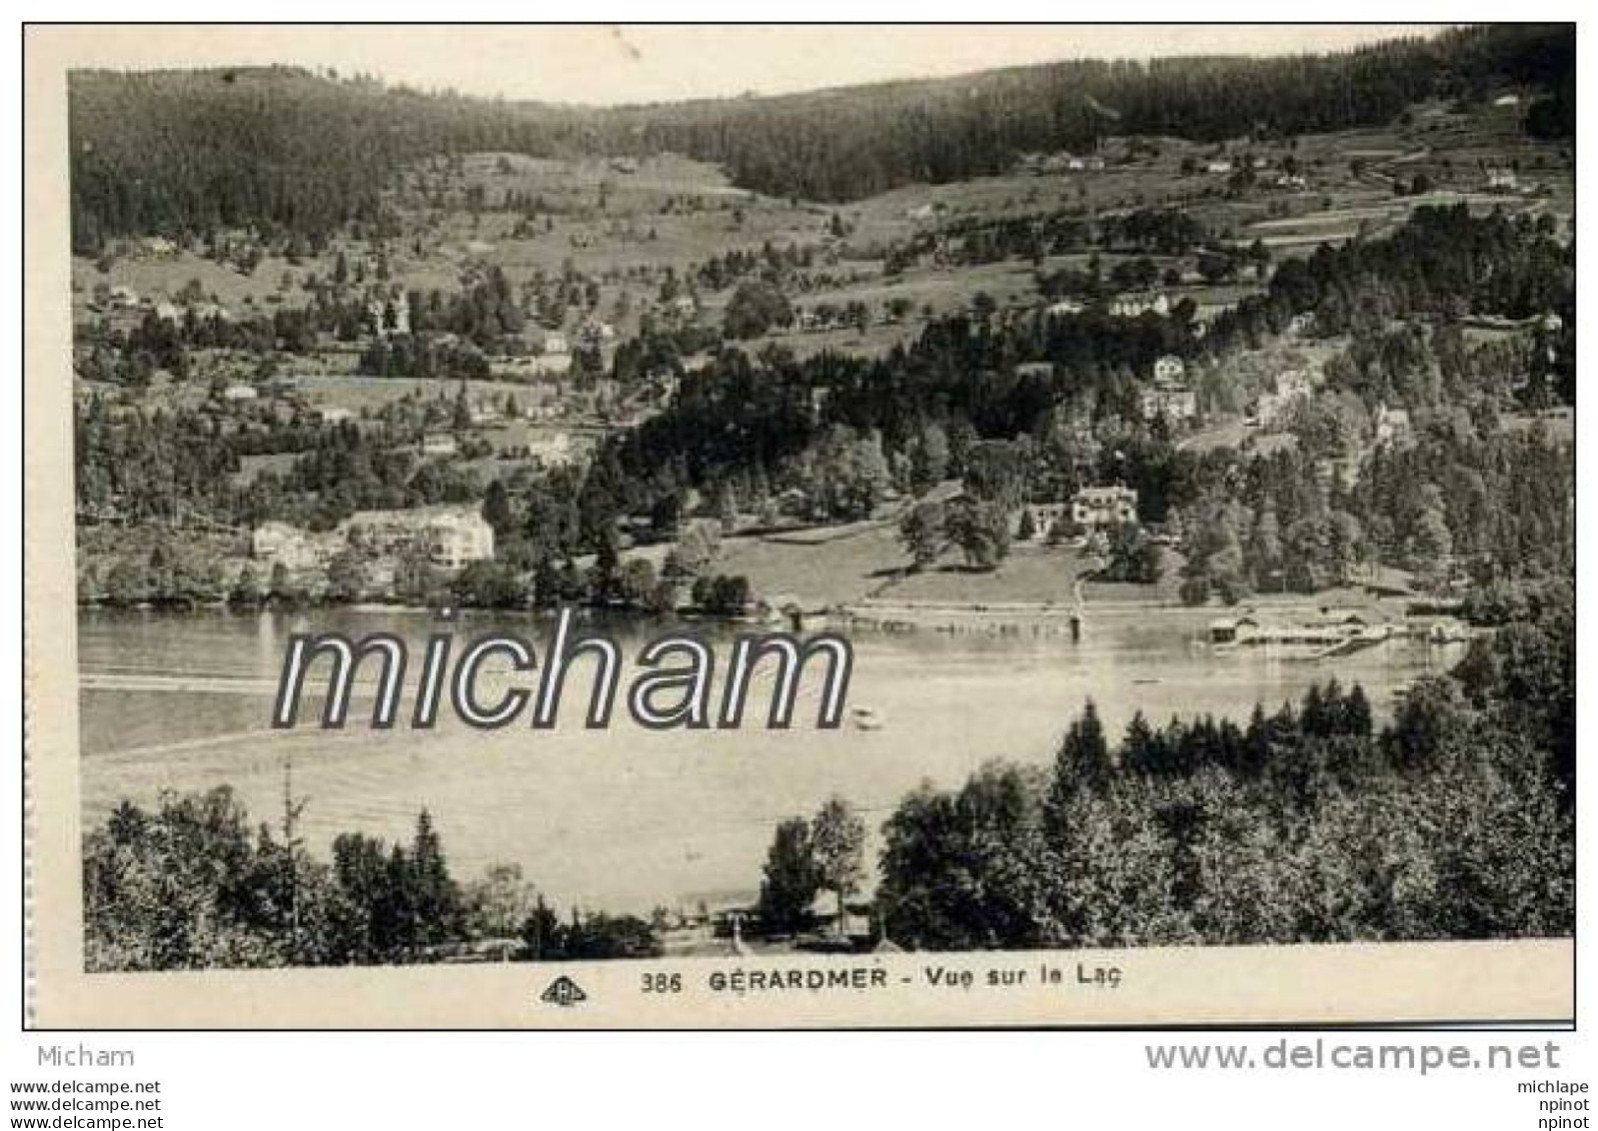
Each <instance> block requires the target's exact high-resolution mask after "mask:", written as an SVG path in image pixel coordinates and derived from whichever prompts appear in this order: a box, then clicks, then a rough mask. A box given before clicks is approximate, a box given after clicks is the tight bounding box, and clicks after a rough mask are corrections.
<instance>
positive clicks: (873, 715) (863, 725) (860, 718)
mask: <svg viewBox="0 0 1598 1131" xmlns="http://www.w3.org/2000/svg"><path fill="white" fill-rule="evenodd" d="M849 721H850V722H852V723H854V725H855V726H856V727H858V728H859V729H861V730H881V729H882V725H883V722H882V716H881V715H880V714H879V713H878V712H877V711H875V710H874V709H872V708H870V707H854V708H851V709H850V711H849Z"/></svg>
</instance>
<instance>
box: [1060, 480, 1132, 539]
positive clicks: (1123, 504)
mask: <svg viewBox="0 0 1598 1131" xmlns="http://www.w3.org/2000/svg"><path fill="white" fill-rule="evenodd" d="M1071 521H1073V522H1075V523H1076V524H1077V525H1078V526H1084V527H1087V528H1088V529H1089V530H1098V529H1102V528H1104V527H1108V526H1122V525H1125V524H1126V523H1129V522H1136V521H1137V492H1136V491H1134V490H1133V489H1132V488H1130V487H1119V486H1116V487H1084V488H1082V489H1081V490H1080V491H1078V492H1077V493H1076V494H1075V495H1073V496H1072V497H1071Z"/></svg>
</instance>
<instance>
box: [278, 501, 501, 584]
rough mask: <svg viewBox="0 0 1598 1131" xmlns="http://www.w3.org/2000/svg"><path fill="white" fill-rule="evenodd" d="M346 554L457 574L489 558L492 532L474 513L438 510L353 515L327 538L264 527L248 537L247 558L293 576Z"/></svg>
mask: <svg viewBox="0 0 1598 1131" xmlns="http://www.w3.org/2000/svg"><path fill="white" fill-rule="evenodd" d="M345 550H353V551H355V552H356V553H358V554H360V555H362V556H363V557H365V558H368V559H370V560H372V561H375V562H376V563H378V564H380V565H381V564H392V563H394V562H397V561H400V560H411V561H416V560H421V561H426V562H427V563H428V564H430V565H432V566H435V567H437V568H438V569H442V570H445V571H448V572H450V573H458V572H459V571H460V570H462V569H464V568H466V566H468V565H470V564H471V563H472V562H478V561H488V560H490V559H492V558H493V556H494V528H493V527H492V526H490V525H489V524H488V522H487V520H485V519H484V518H483V516H482V514H481V513H480V512H479V511H478V510H477V509H476V508H475V507H470V506H454V505H440V506H432V507H418V508H416V509H414V510H397V511H378V510H373V511H356V512H355V513H354V514H352V515H350V517H349V518H346V519H345V520H344V521H343V522H341V523H339V524H338V525H337V526H336V527H334V528H333V529H332V530H330V531H327V532H326V533H320V534H319V533H315V532H312V531H308V530H304V529H301V528H300V527H297V526H294V525H293V524H291V523H287V522H266V523H262V524H261V525H260V526H257V527H256V528H255V529H254V531H252V532H251V535H250V552H251V555H252V556H253V557H255V558H257V559H259V560H261V561H266V562H270V563H271V564H272V565H282V566H283V567H284V568H285V569H288V570H290V571H294V572H301V571H305V570H313V569H321V568H325V567H326V565H327V564H328V562H330V561H331V560H332V559H333V558H334V557H335V556H337V555H338V554H339V553H341V552H343V551H345Z"/></svg>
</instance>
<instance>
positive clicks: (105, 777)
mask: <svg viewBox="0 0 1598 1131" xmlns="http://www.w3.org/2000/svg"><path fill="white" fill-rule="evenodd" d="M1212 615H1213V613H1210V612H1205V611H1203V610H1193V611H1187V610H1166V609H1159V610H1152V611H1151V610H1148V609H1138V610H1125V611H1113V610H1105V611H1099V610H1091V611H1090V614H1089V620H1088V624H1087V629H1086V632H1085V634H1084V637H1083V639H1082V640H1081V641H1080V642H1079V643H1073V642H1072V641H1071V640H1070V639H1069V638H1068V637H1061V636H1040V637H1030V636H1003V637H997V636H987V635H946V634H943V633H938V632H934V631H920V632H914V633H904V634H879V633H866V632H862V633H858V634H857V635H856V636H855V638H854V645H855V666H854V678H853V682H852V685H851V687H850V692H849V703H850V705H851V706H863V707H869V708H871V709H872V710H873V711H875V712H876V713H877V714H878V715H879V716H880V718H881V720H882V722H883V725H882V727H881V729H878V730H870V731H867V730H861V729H858V728H856V727H854V726H851V725H848V724H846V725H845V726H844V727H843V728H842V729H840V730H836V731H817V730H815V729H813V722H814V698H813V697H810V698H808V699H804V698H802V700H801V712H800V714H799V716H798V717H797V718H796V722H795V726H794V729H793V730H791V731H788V732H770V731H767V730H765V729H764V728H763V726H761V725H760V722H761V720H763V718H764V708H763V706H762V704H761V701H760V700H759V699H751V701H750V708H749V710H748V712H747V713H746V727H745V729H742V730H738V731H697V732H683V731H668V732H651V731H645V730H643V729H641V728H639V727H637V726H636V725H635V724H634V723H632V721H631V720H630V719H629V718H627V716H626V712H625V709H624V708H623V707H622V706H621V704H618V709H617V714H616V717H615V720H614V724H613V726H612V728H611V729H610V730H608V731H603V732H591V731H587V730H585V729H584V728H583V727H582V723H581V716H582V711H583V706H584V702H585V700H586V695H587V685H588V679H587V677H586V675H585V674H584V673H585V669H584V668H581V667H574V668H573V669H572V673H571V676H570V678H569V680H568V687H567V697H566V699H565V701H564V703H563V708H562V714H561V719H562V722H561V725H560V726H559V727H557V728H556V729H555V730H553V731H533V730H531V729H529V728H527V727H525V726H523V725H513V726H511V727H508V728H506V729H504V730H500V731H493V732H484V731H478V730H473V729H471V728H469V727H467V726H465V725H464V724H462V723H460V722H459V721H457V720H455V719H454V718H452V717H451V716H450V713H449V712H448V711H447V710H445V711H442V712H441V718H440V723H439V726H438V728H437V729H436V730H433V731H428V732H417V731H412V730H410V729H408V728H406V727H404V726H400V727H397V728H396V729H394V730H392V731H387V732H374V731H372V730H370V729H369V728H368V727H367V726H366V725H365V723H364V714H363V711H362V706H363V704H362V703H361V701H360V700H357V701H356V704H355V707H354V709H352V712H351V724H350V726H349V727H348V728H347V729H346V730H344V731H342V732H324V731H321V730H318V729H315V728H314V726H312V725H310V724H302V726H301V728H299V729H297V730H294V731H272V730H270V729H269V721H270V711H271V706H272V695H273V692H274V690H275V683H276V679H277V675H278V670H279V667H280V665H281V663H282V658H283V651H284V648H285V646H286V643H287V638H288V635H289V633H291V632H294V631H313V630H314V631H332V630H341V631H344V632H346V633H349V634H352V635H359V634H362V633H367V632H375V631H379V630H382V631H389V632H395V633H398V634H399V635H401V636H404V637H406V638H408V639H410V640H412V641H413V642H414V643H413V647H412V656H413V664H416V665H418V666H419V657H420V654H421V652H420V642H421V641H422V640H423V638H425V636H426V635H427V634H428V633H429V632H432V631H435V630H436V629H437V628H438V627H440V624H439V622H438V621H437V620H436V619H435V618H433V617H432V616H430V615H428V614H425V613H405V612H394V611H374V612H365V611H356V610H338V611H331V612H329V611H319V612H317V613H315V614H312V616H313V617H314V620H308V619H307V617H306V616H303V615H298V614H275V613H274V614H262V615H259V616H257V615H253V614H226V613H217V612H204V613H194V614H163V613H153V612H117V613H113V612H104V611H97V610H82V611H80V614H79V628H78V651H79V664H80V671H81V673H82V679H83V684H84V688H83V690H82V691H81V692H80V697H81V726H82V750H83V755H84V756H83V759H82V786H83V806H84V816H85V819H86V821H88V822H97V821H98V820H100V819H101V818H102V817H103V816H104V814H105V812H106V811H107V810H108V809H109V808H110V807H112V806H113V805H115V804H116V803H117V802H118V801H120V800H122V799H123V798H131V799H133V800H135V801H139V802H144V803H148V802H150V801H152V800H153V799H154V798H156V797H157V796H158V795H159V793H160V792H161V791H162V790H163V789H175V790H196V789H204V788H209V787H211V786H215V785H221V784H228V785H231V786H233V787H234V788H235V790H236V791H237V792H238V793H239V795H240V797H241V799H242V800H243V801H244V803H245V804H246V805H247V807H248V808H249V810H250V812H251V815H252V816H253V817H254V818H255V819H257V820H261V821H270V822H272V823H273V824H276V823H277V821H278V820H279V819H280V816H281V812H282V798H283V787H284V768H285V763H287V764H288V765H289V766H291V768H292V775H293V776H292V781H293V790H294V792H295V794H296V795H299V796H302V797H304V798H306V799H307V800H308V804H307V806H306V808H305V811H304V815H303V818H302V825H301V829H302V832H303V834H304V835H305V837H306V838H307V840H308V842H309V843H310V845H311V846H312V849H313V851H316V852H318V853H325V850H326V846H327V844H328V842H329V841H330V840H331V839H332V837H333V836H334V835H335V834H337V833H338V832H342V831H356V830H358V831H362V832H366V833H369V834H373V835H377V836H383V837H386V838H395V837H399V838H405V837H408V836H409V834H410V832H411V829H412V827H413V825H414V822H415V818H416V814H417V812H418V811H419V810H420V809H422V808H423V807H426V808H427V809H428V810H430V812H431V813H432V815H433V818H434V821H435V823H436V825H437V827H438V829H439V831H440V835H441V836H442V838H443V842H444V846H445V850H446V852H447V854H448V856H449V859H450V861H451V866H452V868H453V869H454V871H455V873H456V874H457V876H460V877H469V876H472V875H475V874H477V873H478V872H480V870H481V869H482V868H483V867H484V866H486V865H487V864H489V863H491V862H495V861H512V862H516V863H519V864H521V865H522V868H523V870H524V872H525V873H526V875H527V877H528V878H529V879H530V880H532V881H533V882H534V883H536V884H537V885H538V886H539V887H540V888H541V890H543V891H544V892H545V893H546V894H547V895H548V896H549V897H551V898H552V899H554V900H555V901H556V902H558V903H559V904H561V905H562V906H571V905H572V904H573V903H577V904H580V905H582V906H583V907H586V908H593V909H606V910H617V911H620V910H647V909H649V908H650V907H653V906H656V905H660V904H664V905H667V906H677V905H679V904H682V903H685V902H689V901H692V900H693V899H695V898H697V897H698V896H699V895H701V894H705V893H720V892H728V891H753V890H755V889H756V888H758V885H759V879H760V866H761V862H762V860H763V859H764V855H765V850H766V846H767V845H768V844H769V843H770V840H771V833H772V829H773V827H774V826H775V824H776V823H777V822H778V821H780V820H782V819H783V818H785V817H789V816H793V815H801V814H802V815H806V816H808V815H810V814H811V813H813V812H814V811H815V810H816V809H817V808H818V807H819V806H820V804H821V803H822V802H823V801H824V800H825V799H826V798H827V797H828V796H829V795H831V794H833V793H841V794H843V795H844V796H845V797H847V798H849V799H850V800H851V801H852V802H853V803H854V804H855V805H856V806H857V807H858V808H859V809H861V810H862V811H863V812H864V813H865V815H866V817H867V820H868V824H869V825H870V826H871V827H872V834H873V843H872V845H870V846H869V850H870V851H871V854H872V855H873V856H874V855H875V847H876V840H875V838H876V826H877V825H879V824H880V823H881V821H882V820H884V819H885V818H886V817H887V816H888V815H889V813H890V812H891V811H892V809H893V807H894V805H895V804H896V803H897V801H898V799H899V798H900V797H902V796H903V795H904V794H905V793H906V792H907V791H908V790H911V789H913V788H914V787H915V786H916V785H917V784H918V783H919V782H920V781H921V780H922V779H924V778H925V779H930V780H932V781H933V782H934V783H935V784H937V785H940V786H954V785H958V784H960V783H961V782H962V781H963V780H964V779H965V777H966V776H967V775H968V774H969V773H970V772H971V771H973V770H975V769H976V768H977V767H979V766H980V765H981V764H982V763H983V762H985V761H988V760H989V759H993V758H1001V757H1002V758H1008V759H1013V760H1015V761H1019V762H1029V763H1040V764H1041V763H1047V762H1048V761H1049V760H1050V759H1051V758H1052V756H1053V751H1054V748H1055V746H1056V743H1057V741H1058V738H1059V735H1060V734H1061V733H1062V731H1063V730H1064V728H1065V727H1066V726H1067V725H1068V724H1069V722H1070V720H1071V719H1072V717H1073V716H1074V715H1075V713H1076V712H1078V711H1079V710H1080V709H1081V706H1082V704H1083V702H1084V701H1085V700H1087V699H1090V698H1091V699H1093V700H1094V701H1095V702H1096V703H1097V705H1098V707H1099V710H1100V713H1101V715H1102V716H1103V717H1104V719H1105V722H1106V725H1107V726H1108V727H1110V728H1111V733H1112V734H1114V733H1117V732H1118V731H1119V730H1120V728H1122V727H1124V725H1125V724H1126V722H1127V721H1128V720H1129V719H1130V718H1131V716H1132V714H1133V712H1134V711H1136V710H1138V709H1142V710H1143V711H1144V712H1145V713H1146V714H1147V715H1149V716H1150V717H1151V718H1153V719H1156V720H1162V721H1163V720H1164V719H1166V718H1168V717H1170V716H1171V715H1173V714H1177V715H1184V716H1189V715H1195V714H1203V713H1206V712H1209V713H1214V714H1216V715H1217V716H1223V715H1230V716H1232V717H1234V718H1236V719H1237V720H1238V721H1239V722H1242V721H1244V720H1246V718H1247V716H1248V713H1249V712H1250V711H1251V710H1252V709H1253V706H1254V704H1255V703H1256V702H1264V703H1265V704H1266V705H1267V706H1268V707H1271V708H1274V707H1275V706H1277V705H1279V704H1280V703H1281V702H1282V701H1283V700H1284V699H1288V698H1294V699H1296V698H1297V697H1298V696H1300V695H1301V694H1302V693H1303V692H1304V690H1305V689H1306V688H1307V687H1308V686H1309V685H1310V684H1311V683H1314V682H1318V681H1324V680H1326V679H1328V678H1330V677H1332V676H1336V677H1337V678H1338V679H1339V680H1341V681H1342V682H1343V683H1345V684H1348V683H1353V682H1359V683H1360V684H1362V685H1363V686H1364V687H1365V689H1366V691H1367V693H1368V694H1369V695H1370V696H1371V699H1372V701H1373V703H1374V704H1375V706H1376V707H1377V709H1378V711H1379V712H1382V713H1385V712H1387V711H1388V710H1390V708H1391V704H1392V700H1393V691H1394V689H1395V688H1397V687H1400V686H1402V685H1404V684H1407V683H1409V682H1410V681H1411V680H1413V679H1414V678H1416V677H1417V676H1419V675H1422V674H1425V673H1427V672H1428V671H1439V670H1442V669H1443V668H1445V667H1446V666H1448V665H1450V664H1451V663H1453V662H1454V661H1455V660H1457V659H1458V657H1459V654H1460V649H1459V648H1458V646H1451V647H1448V648H1427V647H1424V646H1419V645H1411V644H1406V643H1396V642H1395V643H1388V644H1383V645H1381V646H1379V647H1377V648H1374V649H1371V650H1369V651H1366V652H1362V653H1358V654H1356V655H1353V656H1348V657H1344V658H1342V659H1338V660H1335V661H1323V662H1309V661H1304V660H1293V659H1282V658H1274V657H1272V656H1270V655H1268V654H1267V653H1266V652H1265V651H1264V650H1260V649H1244V650H1239V651H1237V652H1234V653H1231V654H1225V655H1217V654H1215V653H1213V652H1212V651H1211V650H1210V648H1209V647H1208V645H1207V644H1206V643H1204V638H1205V630H1206V626H1207V624H1208V621H1209V619H1210V617H1211V616H1212ZM453 627H454V628H455V629H456V631H457V632H459V633H461V634H463V635H479V634H483V633H487V632H490V631H503V632H511V633H516V634H518V635H521V636H523V637H525V638H527V639H529V640H530V641H531V642H532V643H534V645H535V647H537V648H538V649H539V652H540V657H542V650H543V646H544V640H545V633H546V632H547V631H548V630H549V624H548V622H547V621H539V620H536V619H534V618H531V617H526V616H515V615H504V616H489V615H484V616H473V617H469V618H462V619H461V620H460V621H458V622H456V623H455V624H454V626H453ZM664 630H665V627H664V626H661V625H641V624H632V625H621V626H612V631H613V632H614V633H615V635H616V636H617V638H618V639H619V640H620V641H622V642H623V644H624V646H625V647H627V648H630V649H633V650H636V648H637V647H638V646H639V645H641V644H642V643H643V642H644V641H645V640H646V639H648V638H650V637H652V636H654V635H656V634H658V633H660V632H662V631H664ZM711 635H712V639H716V638H717V633H715V632H713V633H712V634H711ZM720 639H721V641H722V643H724V644H725V643H726V642H727V635H722V636H721V637H720ZM727 655H728V650H727V648H726V647H722V648H720V649H718V651H717V657H718V659H719V660H721V661H722V662H723V663H725V660H726V657H727ZM628 661H629V668H630V661H631V652H629V653H628ZM818 669H819V665H818ZM631 670H633V671H636V670H637V669H631ZM413 672H414V668H413ZM413 678H414V677H413ZM626 678H627V676H626V673H625V672H624V684H623V692H625V688H626V683H625V680H626ZM719 687H720V683H719V679H718V681H717V684H716V690H717V691H719ZM488 694H489V692H488V689H486V688H485V691H484V694H483V698H484V699H485V700H486V699H487V698H488ZM409 702H410V701H409V699H408V698H407V700H406V707H405V708H404V710H405V714H404V716H403V717H407V718H408V711H409ZM807 705H808V710H806V709H805V708H806V706H807ZM315 713H316V712H314V711H312V710H305V711H303V712H302V718H311V717H314V715H315Z"/></svg>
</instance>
